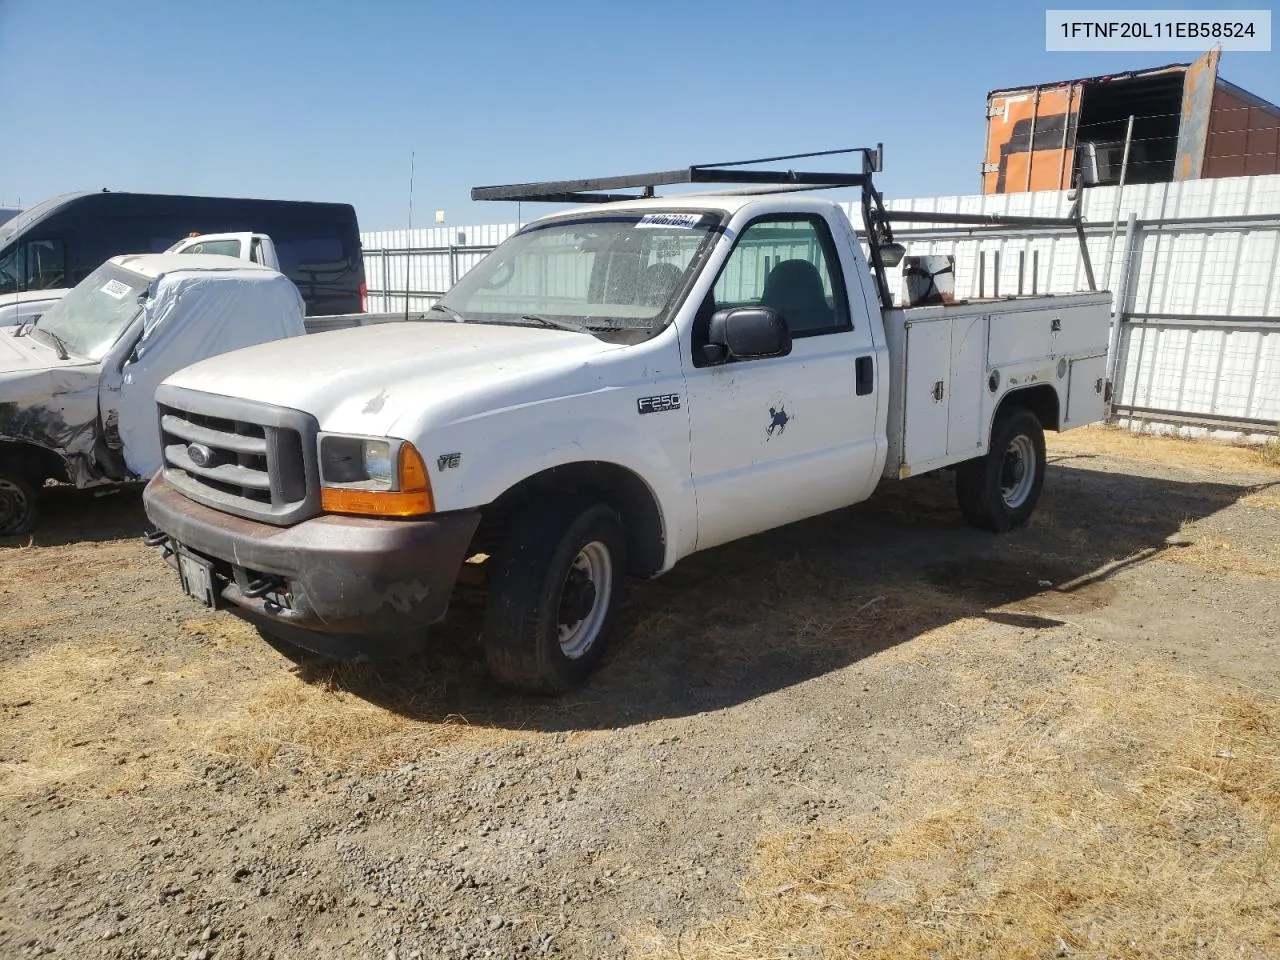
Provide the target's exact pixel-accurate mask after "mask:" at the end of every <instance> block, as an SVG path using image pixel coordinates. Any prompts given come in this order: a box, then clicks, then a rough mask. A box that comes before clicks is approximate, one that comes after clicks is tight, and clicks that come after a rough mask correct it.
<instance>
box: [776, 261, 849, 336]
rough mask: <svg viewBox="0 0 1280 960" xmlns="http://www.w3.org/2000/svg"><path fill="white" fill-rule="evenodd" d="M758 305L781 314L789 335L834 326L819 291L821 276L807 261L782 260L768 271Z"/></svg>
mask: <svg viewBox="0 0 1280 960" xmlns="http://www.w3.org/2000/svg"><path fill="white" fill-rule="evenodd" d="M760 306H762V307H772V308H773V309H774V310H777V311H778V312H779V313H780V314H782V315H783V316H784V317H785V318H786V320H787V326H788V327H790V329H791V332H792V333H804V332H805V331H807V330H822V329H825V328H827V327H831V326H833V325H834V323H835V321H834V318H833V313H832V310H831V306H830V304H828V303H827V296H826V294H825V293H824V292H823V289H822V275H821V274H820V273H818V268H817V267H815V266H814V265H813V264H812V263H810V262H809V261H808V260H783V261H782V262H781V263H779V264H778V265H777V266H776V267H774V268H773V269H772V270H770V271H769V276H768V277H766V278H765V281H764V294H763V295H762V296H761V297H760Z"/></svg>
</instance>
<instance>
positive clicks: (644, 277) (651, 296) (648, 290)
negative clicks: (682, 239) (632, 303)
mask: <svg viewBox="0 0 1280 960" xmlns="http://www.w3.org/2000/svg"><path fill="white" fill-rule="evenodd" d="M679 282H680V268H679V267H677V266H676V265H675V264H674V263H651V264H649V266H647V267H645V270H644V273H642V274H641V275H640V298H639V302H640V303H641V304H643V305H644V306H646V307H661V306H664V305H665V304H666V302H667V300H669V299H670V298H671V294H672V292H673V291H674V290H675V288H676V285H677V284H678V283H679Z"/></svg>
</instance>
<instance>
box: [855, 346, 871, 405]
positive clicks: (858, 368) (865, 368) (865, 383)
mask: <svg viewBox="0 0 1280 960" xmlns="http://www.w3.org/2000/svg"><path fill="white" fill-rule="evenodd" d="M874 361H875V358H874V357H870V356H867V357H858V358H857V359H856V360H854V361H853V384H854V387H853V392H854V394H856V395H857V396H859V397H865V396H866V395H867V394H869V393H870V392H871V391H872V390H874V389H875V385H876V384H875V362H874Z"/></svg>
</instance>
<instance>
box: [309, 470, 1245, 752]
mask: <svg viewBox="0 0 1280 960" xmlns="http://www.w3.org/2000/svg"><path fill="white" fill-rule="evenodd" d="M1257 489H1258V487H1254V486H1248V485H1244V484H1241V485H1234V484H1227V483H1199V482H1196V483H1192V482H1180V481H1175V480H1166V479H1156V478H1152V477H1143V476H1134V475H1129V474H1123V473H1112V472H1105V471H1103V470H1098V469H1093V468H1092V466H1089V467H1085V466H1081V465H1078V464H1076V463H1073V464H1072V465H1071V466H1070V467H1065V468H1064V467H1062V466H1050V468H1049V471H1048V474H1047V477H1046V482H1045V491H1044V496H1043V499H1042V500H1041V503H1040V507H1039V510H1038V512H1037V514H1036V515H1035V517H1033V519H1032V521H1031V523H1030V524H1028V525H1027V527H1025V528H1023V529H1021V530H1018V531H1015V532H1014V533H1013V534H1010V535H1008V536H1003V537H997V536H993V535H989V534H983V533H981V532H978V531H974V530H971V529H969V528H968V527H965V526H964V525H962V523H961V521H960V519H959V514H958V511H957V509H956V507H955V502H954V498H953V495H952V485H951V482H950V477H949V475H942V476H940V477H933V476H926V477H921V478H918V479H917V480H913V481H908V482H907V483H902V484H889V485H888V486H887V487H886V488H884V489H883V490H882V491H881V492H880V493H878V494H877V495H876V496H875V497H874V498H873V499H871V500H870V501H868V502H867V503H864V504H860V505H858V506H857V507H853V508H851V509H847V510H842V511H837V512H835V513H832V514H828V515H826V516H822V517H818V518H814V519H811V520H806V521H803V522H800V523H797V524H793V525H791V526H789V527H785V528H782V529H779V530H774V531H771V532H768V533H764V534H760V535H758V536H755V537H751V538H749V539H747V540H743V541H739V542H738V543H735V544H730V545H727V546H724V547H720V548H717V549H714V550H710V551H707V552H706V553H704V554H697V555H695V556H693V557H690V558H688V559H687V560H685V561H683V562H682V563H681V564H680V565H679V566H678V567H677V568H676V569H675V570H674V571H672V572H671V573H670V574H669V575H667V576H665V577H663V578H662V579H659V580H656V581H652V582H647V583H638V584H635V585H634V586H633V588H632V589H631V592H630V596H629V599H628V601H627V603H626V606H625V608H624V617H623V623H622V629H621V631H620V634H619V636H618V637H617V639H616V642H615V646H614V648H613V650H612V652H611V654H610V656H609V657H608V658H607V660H606V662H605V664H604V666H603V668H602V669H601V670H600V672H599V673H597V674H596V676H594V677H593V678H592V679H591V680H590V681H589V682H588V683H587V684H586V685H585V686H584V687H583V688H582V689H580V690H577V691H575V692H573V693H570V694H568V695H566V696H564V697H561V698H559V699H538V698H533V697H522V696H514V695H512V694H509V693H505V692H503V691H501V690H498V689H497V688H496V687H495V686H494V685H493V683H492V682H491V681H489V680H488V679H487V677H486V674H485V672H484V666H483V662H482V657H481V654H480V651H479V648H478V644H477V642H476V637H477V635H478V633H479V628H480V611H479V610H478V609H477V608H475V607H474V606H473V607H470V608H463V609H457V610H455V611H453V612H452V613H451V614H450V620H449V621H447V622H446V623H445V624H442V625H440V626H439V627H437V628H436V629H435V630H434V631H433V634H432V638H431V641H430V643H429V646H428V649H427V651H426V653H425V654H424V655H423V656H422V657H420V658H416V659H413V660H409V661H403V662H400V663H397V664H395V665H394V666H389V665H385V664H384V665H375V664H351V665H345V666H344V667H343V668H342V669H339V670H336V671H335V670H334V666H333V664H332V662H328V663H327V664H318V663H313V662H307V661H304V662H303V663H302V664H301V665H300V670H301V672H302V675H303V676H304V677H305V678H308V679H310V680H313V681H315V682H321V681H322V680H323V682H325V683H334V682H335V681H336V682H337V683H338V684H339V685H340V686H341V687H343V688H344V689H346V690H348V691H350V692H351V693H353V694H356V695H358V696H361V697H363V698H365V699H367V700H369V701H370V702H374V703H377V704H379V705H382V706H385V707H387V708H389V709H392V710H395V711H397V712H400V713H402V714H405V715H408V716H412V717H414V718H415V719H420V720H422V721H441V720H444V719H446V718H455V719H456V718H457V717H459V716H461V717H463V718H465V719H466V720H467V721H468V722H470V723H472V724H477V725H483V726H494V727H502V728H509V729H538V730H544V731H574V730H592V729H608V728H614V727H619V726H626V725H629V724H635V723H642V722H645V721H650V720H656V719H661V718H671V717H680V716H688V715H692V714H697V713H702V712H705V711H708V710H717V709H721V708H725V707H729V706H733V705H735V704H740V703H743V702H745V701H749V700H751V699H753V698H756V697H759V696H761V695H763V694H767V693H771V692H774V691H777V690H781V689H784V688H786V687H789V686H791V685H794V684H797V683H801V682H803V681H805V680H809V679H812V678H815V677H818V676H821V675H824V674H826V673H829V672H831V671H834V670H837V669H840V668H842V667H846V666H848V665H850V664H853V663H855V662H857V661H859V660H861V659H863V658H866V657H870V656H873V655H875V654H876V653H878V652H880V651H883V650H886V649H888V648H891V647H894V646H896V645H898V644H902V643H907V642H909V641H911V640H912V639H913V638H915V637H918V636H920V635H921V634H923V633H925V632H927V631H930V630H934V629H936V628H939V627H945V626H946V625H948V624H951V623H954V622H956V621H957V620H960V619H962V618H965V617H972V616H981V617H986V618H988V619H990V620H991V621H994V622H997V623H1002V624H1008V625H1013V626H1018V627H1026V628H1043V627H1052V626H1056V625H1059V624H1061V623H1063V622H1065V621H1064V619H1063V618H1064V617H1065V618H1067V619H1069V618H1070V616H1071V615H1072V614H1073V613H1077V612H1079V611H1083V610H1097V609H1100V608H1103V607H1105V606H1107V605H1108V604H1109V603H1110V602H1111V600H1112V599H1113V598H1114V597H1115V595H1116V588H1115V586H1114V585H1113V584H1112V582H1111V578H1112V577H1113V576H1114V575H1115V574H1116V573H1117V572H1118V571H1120V570H1123V569H1125V568H1127V567H1132V566H1134V565H1136V564H1141V563H1145V562H1148V561H1149V560H1151V559H1153V558H1156V557H1159V556H1161V555H1162V554H1164V553H1166V552H1167V551H1177V550H1180V549H1183V548H1185V547H1187V546H1189V545H1190V544H1189V542H1188V541H1187V540H1186V539H1185V537H1184V536H1183V535H1182V532H1181V531H1182V526H1183V524H1184V523H1185V522H1188V521H1194V520H1197V519H1201V518H1204V517H1207V516H1210V515H1212V514H1214V513H1217V512H1218V511H1220V510H1223V509H1225V508H1226V507H1229V506H1231V505H1232V504H1234V503H1235V502H1236V501H1237V500H1238V499H1239V498H1240V497H1242V496H1245V495H1247V494H1249V493H1251V492H1253V491H1255V490H1257ZM1010 608H1016V609H1010Z"/></svg>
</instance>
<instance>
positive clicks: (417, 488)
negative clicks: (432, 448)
mask: <svg viewBox="0 0 1280 960" xmlns="http://www.w3.org/2000/svg"><path fill="white" fill-rule="evenodd" d="M319 445H320V506H321V508H322V509H323V510H324V511H325V512H327V513H352V514H362V515H365V516H380V517H416V516H422V515H423V514H427V513H431V512H433V511H434V510H435V502H434V500H433V499H432V496H431V479H430V477H429V476H428V475H427V466H426V463H425V462H424V461H423V459H422V455H421V454H420V453H418V451H417V449H416V448H415V447H414V446H413V444H411V443H409V442H408V441H407V440H394V439H387V438H382V437H377V438H374V437H348V436H343V435H341V434H334V433H328V434H321V435H320V444H319Z"/></svg>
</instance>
